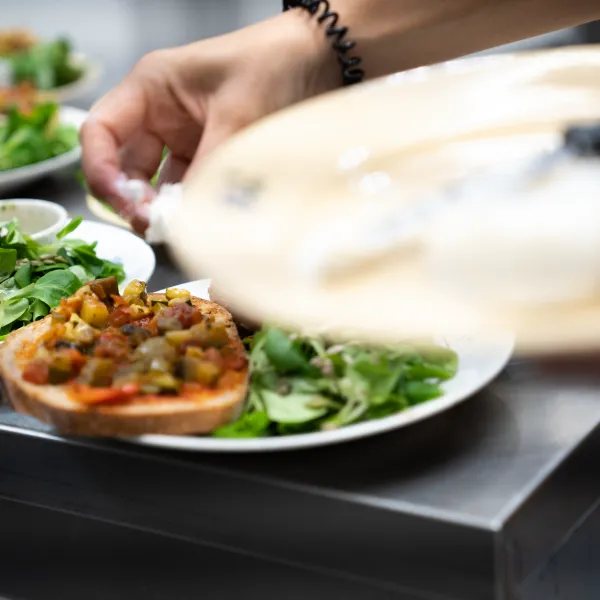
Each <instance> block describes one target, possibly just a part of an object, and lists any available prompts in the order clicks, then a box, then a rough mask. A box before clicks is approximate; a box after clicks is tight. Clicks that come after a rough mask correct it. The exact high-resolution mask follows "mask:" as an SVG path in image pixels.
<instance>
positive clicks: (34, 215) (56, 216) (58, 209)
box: [0, 198, 69, 244]
mask: <svg viewBox="0 0 600 600" xmlns="http://www.w3.org/2000/svg"><path fill="white" fill-rule="evenodd" d="M12 219H18V220H19V226H20V228H21V231H22V232H23V233H24V234H25V235H28V236H29V237H30V238H32V239H34V240H35V241H36V242H39V243H40V244H50V243H52V242H54V241H55V240H56V234H57V233H58V232H59V231H60V230H61V229H62V228H63V227H64V226H65V225H66V224H67V223H68V222H69V215H68V213H67V211H66V210H65V209H64V208H63V207H62V206H60V205H59V204H55V203H54V202H47V201H46V200H33V199H28V198H27V199H22V198H18V199H14V200H0V223H5V222H7V221H11V220H12Z"/></svg>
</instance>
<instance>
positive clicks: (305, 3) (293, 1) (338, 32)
mask: <svg viewBox="0 0 600 600" xmlns="http://www.w3.org/2000/svg"><path fill="white" fill-rule="evenodd" d="M321 6H322V7H323V10H322V13H321V15H319V17H318V19H317V21H318V22H319V23H325V22H326V21H328V24H327V29H326V34H327V37H330V38H333V40H334V41H333V44H332V48H333V50H334V51H335V53H336V54H337V57H338V62H339V63H340V66H341V67H342V79H343V82H344V85H352V84H354V83H360V82H361V81H362V80H363V79H364V77H365V72H364V71H363V70H362V69H361V68H360V65H361V63H362V58H359V57H358V56H348V52H350V50H352V48H354V47H355V46H356V42H352V41H347V40H346V39H345V38H346V35H347V33H348V28H347V27H338V21H339V18H340V16H339V14H338V13H336V12H333V11H332V10H331V6H330V4H329V2H328V0H284V2H283V9H284V10H289V9H290V8H304V9H306V10H308V12H309V13H310V14H311V15H314V14H316V13H317V12H318V11H319V9H320V8H321Z"/></svg>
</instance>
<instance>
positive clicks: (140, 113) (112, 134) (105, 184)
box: [80, 78, 160, 212]
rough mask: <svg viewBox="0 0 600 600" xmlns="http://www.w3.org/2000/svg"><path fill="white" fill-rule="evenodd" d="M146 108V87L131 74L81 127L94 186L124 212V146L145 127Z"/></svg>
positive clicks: (88, 172) (84, 160)
mask: <svg viewBox="0 0 600 600" xmlns="http://www.w3.org/2000/svg"><path fill="white" fill-rule="evenodd" d="M146 110H147V107H146V103H145V98H144V92H143V89H142V88H141V86H139V85H138V84H137V83H136V80H135V79H131V78H130V79H128V80H125V81H124V82H123V83H122V84H120V85H119V86H117V87H116V88H115V89H114V90H113V91H111V92H110V93H108V94H107V95H106V96H104V98H102V99H101V100H100V102H99V103H98V104H97V105H96V106H95V107H94V108H92V110H91V112H90V115H89V117H88V119H87V120H86V122H85V123H84V125H83V127H82V129H81V134H80V137H81V146H82V164H83V170H84V173H85V176H86V179H87V182H88V185H89V187H90V190H91V192H92V193H93V194H94V195H95V196H98V197H99V198H102V199H105V200H106V201H108V202H110V203H111V204H112V205H113V207H114V208H115V209H116V210H118V211H120V212H124V211H126V210H127V203H126V202H125V201H124V200H123V199H122V198H121V197H120V195H119V190H118V187H119V183H120V182H122V180H123V178H124V175H123V168H122V163H121V149H122V148H123V147H124V146H125V145H126V144H127V143H128V142H129V141H131V140H132V139H134V138H135V135H136V133H137V132H139V131H140V130H142V128H143V125H144V121H145V117H146ZM159 160H160V159H159Z"/></svg>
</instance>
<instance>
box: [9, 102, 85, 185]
mask: <svg viewBox="0 0 600 600" xmlns="http://www.w3.org/2000/svg"><path fill="white" fill-rule="evenodd" d="M87 114H88V113H87V111H85V110H80V109H79V108H72V107H70V106H63V107H62V108H61V109H60V121H61V123H63V124H65V125H74V126H75V127H76V128H77V129H78V130H79V129H80V128H81V126H82V125H83V122H84V121H85V119H86V117H87ZM80 159H81V146H80V145H79V144H78V145H77V146H75V148H73V149H72V150H69V152H65V153H64V154H61V155H59V156H55V157H54V158H49V159H48V160H42V161H40V162H38V163H34V164H32V165H27V166H26V167H19V168H18V169H10V170H8V171H0V194H6V193H7V192H8V191H9V190H12V189H15V188H17V187H19V186H23V185H26V184H29V183H32V182H34V181H36V180H37V179H40V178H41V177H44V176H46V175H51V174H52V173H56V172H58V171H61V170H62V169H65V168H67V167H72V166H74V165H76V164H77V163H78V162H79V160H80Z"/></svg>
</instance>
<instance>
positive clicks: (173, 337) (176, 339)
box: [165, 321, 192, 348]
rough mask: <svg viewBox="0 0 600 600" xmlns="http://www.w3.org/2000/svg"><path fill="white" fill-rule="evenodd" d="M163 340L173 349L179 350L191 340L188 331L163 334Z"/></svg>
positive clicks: (190, 334)
mask: <svg viewBox="0 0 600 600" xmlns="http://www.w3.org/2000/svg"><path fill="white" fill-rule="evenodd" d="M178 322H179V321H178ZM165 339H166V340H167V342H169V344H171V346H173V347H174V348H181V346H182V344H184V343H185V342H189V341H191V340H192V333H191V332H190V330H189V329H185V330H179V331H167V332H166V333H165Z"/></svg>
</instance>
